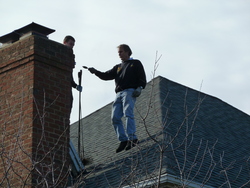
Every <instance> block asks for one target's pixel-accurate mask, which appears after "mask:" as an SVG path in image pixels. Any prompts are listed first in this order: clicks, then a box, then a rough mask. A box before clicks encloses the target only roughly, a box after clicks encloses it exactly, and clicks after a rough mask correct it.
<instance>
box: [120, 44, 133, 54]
mask: <svg viewBox="0 0 250 188" xmlns="http://www.w3.org/2000/svg"><path fill="white" fill-rule="evenodd" d="M117 48H123V50H124V51H125V52H128V55H129V56H131V55H132V50H131V49H130V47H129V46H128V45H127V44H120V45H119V46H117Z"/></svg>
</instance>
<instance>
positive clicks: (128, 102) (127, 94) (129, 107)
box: [122, 89, 137, 140]
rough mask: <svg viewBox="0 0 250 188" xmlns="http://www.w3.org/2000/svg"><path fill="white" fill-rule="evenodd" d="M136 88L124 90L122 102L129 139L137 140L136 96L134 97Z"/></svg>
mask: <svg viewBox="0 0 250 188" xmlns="http://www.w3.org/2000/svg"><path fill="white" fill-rule="evenodd" d="M133 92H134V89H126V90H124V92H123V96H122V102H123V113H124V115H125V118H126V125H125V128H126V131H127V135H128V139H129V140H137V136H136V126H135V119H134V106H135V101H136V98H135V97H132V94H133Z"/></svg>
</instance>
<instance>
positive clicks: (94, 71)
mask: <svg viewBox="0 0 250 188" xmlns="http://www.w3.org/2000/svg"><path fill="white" fill-rule="evenodd" d="M88 70H89V72H91V73H92V74H95V73H96V71H97V70H96V69H95V68H93V67H90V68H88Z"/></svg>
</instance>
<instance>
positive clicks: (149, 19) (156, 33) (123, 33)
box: [0, 0, 250, 123]
mask: <svg viewBox="0 0 250 188" xmlns="http://www.w3.org/2000/svg"><path fill="white" fill-rule="evenodd" d="M0 7H1V11H0V36H3V35H5V34H7V33H10V32H12V31H14V30H15V29H19V28H21V27H23V26H25V25H28V24H30V23H31V22H35V23H38V24H41V25H43V26H45V27H49V28H51V29H55V30H56V32H54V33H52V34H51V35H49V38H50V39H51V40H54V41H57V42H62V40H63V38H64V36H66V35H72V36H74V37H75V39H76V45H75V48H74V52H75V55H76V62H77V65H76V68H75V69H74V77H75V81H76V82H78V78H77V72H79V71H80V69H82V68H81V66H83V65H86V66H89V67H95V68H96V69H99V70H101V71H106V70H109V69H110V68H112V67H113V66H114V65H115V64H118V63H120V59H119V57H118V54H117V49H116V47H117V46H118V45H119V44H121V43H126V44H128V45H129V46H130V47H131V48H132V51H133V55H132V57H133V58H135V59H139V60H141V62H142V63H143V65H144V68H145V71H146V74H147V81H150V80H151V78H152V71H153V67H154V61H155V56H156V51H158V54H159V55H162V58H161V60H160V62H159V63H160V65H159V68H158V70H157V72H156V76H158V75H161V76H163V77H165V78H168V79H170V80H172V81H175V82H178V83H180V84H183V85H185V86H188V87H191V88H193V89H196V90H201V91H202V92H204V93H207V94H209V95H212V96H215V97H217V98H220V99H221V100H223V101H225V102H227V103H229V104H231V105H232V106H234V107H236V108H238V109H240V110H242V111H243V112H245V113H247V114H250V94H249V93H250V86H249V82H248V81H249V77H250V11H249V10H250V1H248V0H237V1H236V0H188V1H187V0H141V1H139V0H137V1H136V0H124V1H118V0H105V1H104V0H72V1H68V0H53V1H49V0H43V1H38V0H24V1H20V0H8V1H7V0H0ZM82 84H83V87H84V89H83V92H82V94H81V96H82V98H81V101H82V117H84V116H86V115H88V114H90V113H92V112H94V111H96V110H98V109H99V108H101V107H103V106H105V105H106V104H108V103H110V102H112V101H113V100H114V97H115V92H114V81H102V80H100V79H99V78H97V77H96V76H94V75H92V74H90V73H89V72H88V71H87V70H84V69H83V77H82ZM200 88H201V89H200ZM73 93H74V106H73V109H72V113H71V123H73V122H75V121H77V120H78V109H79V108H78V102H79V96H78V92H77V91H76V90H74V91H73Z"/></svg>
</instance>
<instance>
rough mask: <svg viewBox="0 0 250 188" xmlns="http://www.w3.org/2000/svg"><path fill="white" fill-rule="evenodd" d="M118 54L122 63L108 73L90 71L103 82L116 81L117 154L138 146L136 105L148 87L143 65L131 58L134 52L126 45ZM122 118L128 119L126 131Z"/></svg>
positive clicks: (114, 106)
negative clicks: (135, 116) (135, 118)
mask: <svg viewBox="0 0 250 188" xmlns="http://www.w3.org/2000/svg"><path fill="white" fill-rule="evenodd" d="M117 48H118V54H119V57H120V59H121V60H122V63H120V64H117V65H115V66H114V67H113V68H112V69H110V70H108V71H106V72H100V71H98V70H96V69H95V68H93V67H91V68H89V69H88V70H89V71H90V72H91V73H92V74H95V75H96V76H98V77H99V78H100V79H102V80H113V79H114V80H115V84H116V87H115V92H116V98H115V100H114V103H113V107H112V116H111V119H112V124H113V126H114V129H115V132H116V134H117V137H118V140H119V141H120V145H119V147H118V148H117V149H116V152H117V153H118V152H121V151H123V150H124V149H125V150H129V149H131V148H132V147H134V146H136V144H138V138H137V136H136V125H135V120H134V105H135V101H136V97H139V96H140V94H141V90H142V89H144V88H145V86H146V75H145V71H144V68H143V65H142V63H141V62H140V61H139V60H134V59H132V58H130V56H131V55H132V51H131V49H130V47H129V46H128V45H126V44H121V45H119V46H118V47H117ZM122 116H125V118H126V124H125V129H124V126H123V123H122V120H121V118H122Z"/></svg>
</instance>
